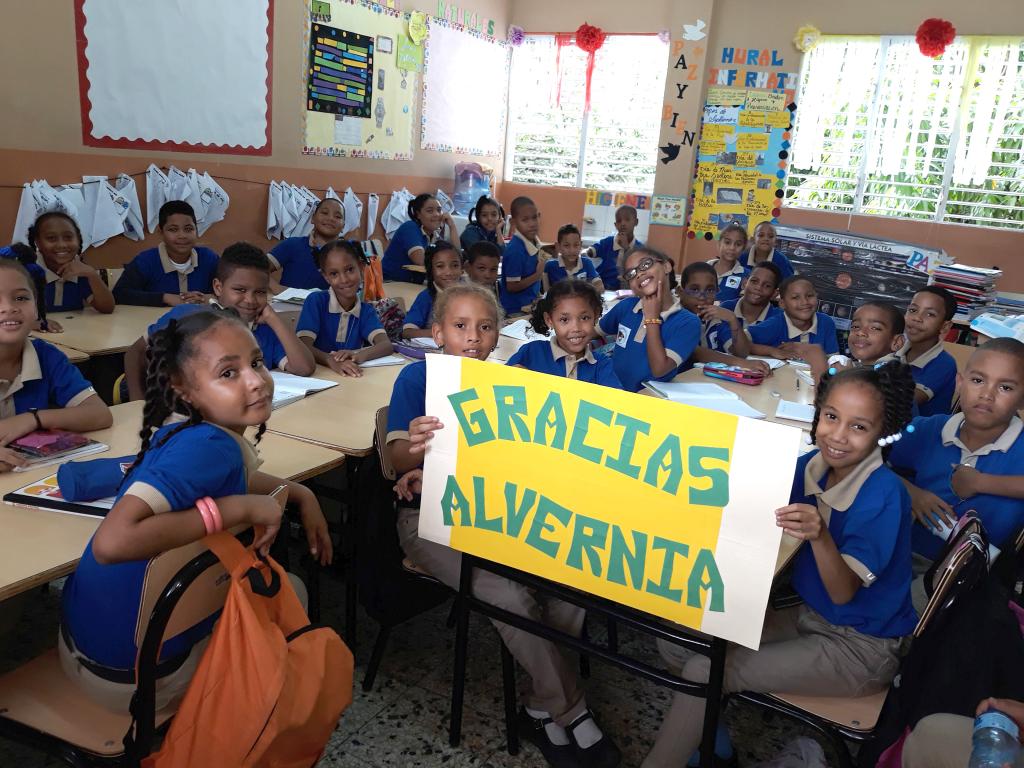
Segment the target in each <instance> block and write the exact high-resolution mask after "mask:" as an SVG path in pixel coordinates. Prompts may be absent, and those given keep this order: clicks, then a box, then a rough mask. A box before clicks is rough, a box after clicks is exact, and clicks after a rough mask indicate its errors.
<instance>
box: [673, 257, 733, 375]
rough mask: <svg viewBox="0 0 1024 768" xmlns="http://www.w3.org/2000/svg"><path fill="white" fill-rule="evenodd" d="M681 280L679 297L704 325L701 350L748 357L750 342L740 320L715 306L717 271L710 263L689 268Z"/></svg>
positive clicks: (700, 262) (689, 266) (703, 262)
mask: <svg viewBox="0 0 1024 768" xmlns="http://www.w3.org/2000/svg"><path fill="white" fill-rule="evenodd" d="M680 280H681V284H680V286H679V289H678V294H679V299H680V301H681V303H682V305H683V307H684V308H685V309H687V310H689V311H690V312H693V314H695V315H697V317H699V318H700V321H701V334H700V346H701V348H703V349H708V350H712V351H715V352H730V353H733V354H734V355H736V356H737V357H746V356H747V353H748V352H749V351H750V340H749V339H748V338H747V337H746V334H744V333H743V325H742V324H741V323H740V321H739V318H738V317H736V315H734V314H733V313H732V312H730V311H729V310H728V309H725V308H723V307H719V306H717V305H716V304H715V294H716V292H717V291H718V279H717V275H716V274H715V268H714V267H712V266H711V265H710V264H708V263H707V262H706V261H697V262H694V263H693V264H688V265H687V266H686V268H685V269H684V270H683V274H682V277H681V278H680ZM700 362H708V361H704V360H702V361H700Z"/></svg>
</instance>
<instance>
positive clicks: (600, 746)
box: [565, 709, 622, 768]
mask: <svg viewBox="0 0 1024 768" xmlns="http://www.w3.org/2000/svg"><path fill="white" fill-rule="evenodd" d="M587 718H590V719H592V720H594V722H595V723H596V722H597V718H595V717H594V713H593V712H591V711H590V710H589V709H586V710H584V711H583V714H581V715H580V716H579V717H577V718H576V719H575V720H573V721H572V722H571V723H569V725H567V726H566V728H565V731H566V733H568V734H569V738H570V739H572V746H573V748H574V749H575V750H576V758H577V760H578V761H579V765H580V768H615V766H617V765H618V764H619V763H620V762H621V761H622V753H621V752H620V751H619V748H618V747H617V746H615V742H614V741H612V739H611V737H610V736H609V735H608V734H607V733H604V732H603V731H602V735H601V738H600V739H599V740H598V741H597V742H595V743H594V744H591V745H590V746H589V747H587V748H586V749H584V748H583V747H581V746H580V745H579V744H578V743H577V742H576V737H575V736H574V735H573V731H574V730H575V729H576V726H578V725H580V724H581V723H583V722H584V721H585V720H586V719H587Z"/></svg>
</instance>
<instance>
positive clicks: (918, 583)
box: [910, 552, 932, 616]
mask: <svg viewBox="0 0 1024 768" xmlns="http://www.w3.org/2000/svg"><path fill="white" fill-rule="evenodd" d="M931 567H932V561H931V560H929V559H928V558H927V557H925V556H924V555H919V554H917V553H916V552H915V553H914V554H913V555H911V558H910V569H911V571H912V573H913V574H914V580H913V581H912V582H910V600H911V602H912V603H913V604H914V612H915V613H917V615H918V616H920V615H921V614H922V613H924V609H925V608H926V607H927V606H928V593H927V592H925V591H924V575H925V574H926V573H927V572H928V569H929V568H931Z"/></svg>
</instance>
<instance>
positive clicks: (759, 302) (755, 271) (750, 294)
mask: <svg viewBox="0 0 1024 768" xmlns="http://www.w3.org/2000/svg"><path fill="white" fill-rule="evenodd" d="M781 283H782V273H781V272H780V271H779V268H778V267H777V266H775V265H774V264H772V263H771V262H770V261H760V262H758V263H757V264H755V265H754V266H753V268H752V269H751V270H750V274H749V275H747V281H746V282H745V283H744V284H743V294H742V295H741V296H740V297H739V298H737V299H726V300H725V301H723V302H721V306H723V307H725V308H726V309H728V310H729V311H730V312H732V313H733V314H735V315H736V318H737V319H738V320H739V321H740V323H741V324H742V325H743V327H744V328H749V327H750V326H752V325H757V324H758V323H763V322H764V321H765V320H767V319H769V318H771V317H775V316H776V315H781V314H782V310H781V309H779V308H778V307H777V306H775V305H774V304H773V303H772V299H774V298H775V293H776V291H778V290H779V285H780V284H781Z"/></svg>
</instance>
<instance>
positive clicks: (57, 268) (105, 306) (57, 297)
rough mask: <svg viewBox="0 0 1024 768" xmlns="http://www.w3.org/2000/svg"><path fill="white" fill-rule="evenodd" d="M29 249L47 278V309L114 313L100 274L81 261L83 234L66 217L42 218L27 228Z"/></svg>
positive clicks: (52, 214) (51, 214)
mask: <svg viewBox="0 0 1024 768" xmlns="http://www.w3.org/2000/svg"><path fill="white" fill-rule="evenodd" d="M28 245H29V247H30V248H32V249H33V250H34V251H35V252H36V263H37V264H38V265H39V267H40V268H41V269H42V270H43V273H44V274H45V276H46V308H47V310H49V311H50V312H65V311H69V310H76V309H83V308H84V307H87V306H89V307H92V308H93V309H95V310H96V311H97V312H102V313H103V314H105V315H107V314H110V313H111V312H113V311H114V294H112V293H111V292H110V289H109V288H108V287H107V284H106V283H105V282H103V278H102V277H100V273H99V272H97V271H96V270H95V269H93V268H92V267H90V266H89V265H88V264H86V263H85V262H84V261H82V258H81V256H82V233H81V232H80V231H79V230H78V225H77V224H76V223H75V220H74V219H72V218H71V217H70V216H68V215H67V214H66V213H62V212H60V211H50V212H49V213H44V214H42V215H41V216H40V217H39V218H37V219H36V221H35V223H34V224H33V225H32V226H31V227H29V228H28Z"/></svg>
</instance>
